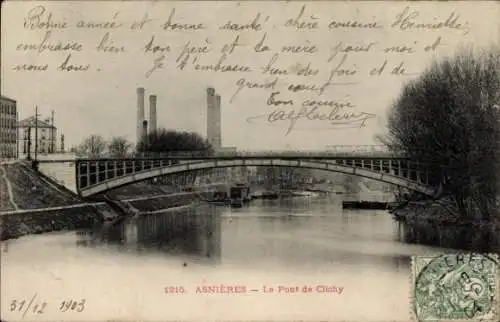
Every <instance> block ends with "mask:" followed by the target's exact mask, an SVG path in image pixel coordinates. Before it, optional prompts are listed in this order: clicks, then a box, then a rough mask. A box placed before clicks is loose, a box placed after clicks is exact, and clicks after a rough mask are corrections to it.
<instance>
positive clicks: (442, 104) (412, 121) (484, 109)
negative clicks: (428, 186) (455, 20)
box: [383, 48, 500, 219]
mask: <svg viewBox="0 0 500 322" xmlns="http://www.w3.org/2000/svg"><path fill="white" fill-rule="evenodd" d="M499 53H500V51H499V50H498V48H492V49H488V50H482V51H477V50H473V49H471V48H465V49H460V50H459V51H458V52H457V53H456V54H455V55H454V56H453V57H448V58H445V59H442V60H440V61H436V62H434V63H433V64H432V65H431V66H430V67H429V68H427V70H426V71H425V72H424V73H423V74H422V75H421V76H420V77H419V78H418V79H416V80H414V81H411V82H409V83H408V84H406V86H405V87H404V88H403V90H402V92H401V94H400V96H399V97H398V99H397V100H396V101H395V102H394V104H393V106H392V108H391V110H390V113H389V118H388V134H387V135H386V136H385V137H383V141H384V142H385V144H387V145H388V146H389V148H391V149H392V150H397V151H400V152H403V153H404V154H405V155H406V156H407V157H409V158H410V159H411V160H412V161H417V162H420V163H421V164H426V168H427V170H429V171H430V180H431V183H432V184H434V185H435V186H439V187H441V189H440V191H441V195H440V196H438V197H440V199H441V200H444V199H449V200H451V201H452V208H451V209H454V210H453V212H454V213H455V214H457V215H459V216H460V217H462V218H468V219H471V218H472V217H473V216H474V217H477V216H478V214H479V216H480V217H481V218H483V219H488V218H490V216H491V215H492V214H493V213H494V211H495V208H496V205H495V200H496V197H497V194H498V182H499V180H500V178H499V176H500V168H499V164H500V158H499V153H498V151H499V149H500V146H499V142H500V125H499V112H498V108H497V104H499V102H500V55H499Z"/></svg>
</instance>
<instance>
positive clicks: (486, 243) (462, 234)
mask: <svg viewBox="0 0 500 322" xmlns="http://www.w3.org/2000/svg"><path fill="white" fill-rule="evenodd" d="M391 214H392V215H393V218H394V219H395V220H396V221H397V222H399V223H401V224H402V227H403V229H404V231H405V236H406V240H405V241H406V242H409V243H418V244H428V245H435V246H437V245H439V246H442V247H449V248H462V249H464V250H470V251H482V252H495V253H500V223H499V222H498V220H492V221H486V220H480V219H475V220H472V219H471V220H463V219H461V218H458V217H457V216H454V215H452V214H451V213H450V212H449V211H447V210H446V209H445V208H444V207H443V205H441V204H440V203H438V202H431V201H421V202H412V203H408V204H407V205H405V206H401V207H398V208H395V209H393V210H391Z"/></svg>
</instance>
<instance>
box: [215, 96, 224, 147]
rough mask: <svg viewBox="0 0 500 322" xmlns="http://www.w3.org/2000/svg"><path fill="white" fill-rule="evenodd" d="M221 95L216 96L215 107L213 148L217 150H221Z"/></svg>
mask: <svg viewBox="0 0 500 322" xmlns="http://www.w3.org/2000/svg"><path fill="white" fill-rule="evenodd" d="M220 100H221V98H220V95H218V94H217V95H215V107H214V125H213V127H214V141H213V147H214V148H215V149H220V147H221V141H222V138H221V136H222V135H221V112H220V110H221V107H220Z"/></svg>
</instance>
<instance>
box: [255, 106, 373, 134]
mask: <svg viewBox="0 0 500 322" xmlns="http://www.w3.org/2000/svg"><path fill="white" fill-rule="evenodd" d="M320 109H321V110H320ZM375 117H376V115H375V114H372V113H366V112H352V111H349V112H346V111H342V108H341V107H339V106H334V107H331V108H329V109H323V108H321V107H320V106H309V107H301V108H300V109H299V110H297V109H288V108H283V107H280V108H275V109H274V110H273V111H272V112H270V113H265V114H261V115H257V116H251V117H249V118H247V122H249V123H254V122H255V121H262V120H263V122H265V123H267V124H269V125H281V124H283V123H284V124H285V126H286V133H285V135H288V134H290V133H291V132H292V131H293V130H294V129H301V130H311V129H314V130H329V129H350V128H362V127H365V126H366V122H367V121H368V120H370V119H372V118H375ZM299 121H305V122H322V123H323V124H326V126H323V127H318V126H317V125H316V124H317V123H315V125H313V126H312V127H308V126H299V125H298V124H297V123H299Z"/></svg>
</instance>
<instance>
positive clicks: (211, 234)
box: [76, 205, 221, 260]
mask: <svg viewBox="0 0 500 322" xmlns="http://www.w3.org/2000/svg"><path fill="white" fill-rule="evenodd" d="M76 234H77V236H78V239H77V242H76V243H77V246H80V247H96V246H100V245H101V246H102V245H115V246H117V247H118V248H119V249H122V250H126V251H136V252H144V251H160V252H164V253H166V254H183V255H186V256H194V257H197V258H207V259H212V260H218V259H220V247H221V240H220V239H221V229H220V220H218V219H217V210H216V209H215V207H214V206H210V205H202V206H197V207H187V208H184V209H179V210H170V211H165V212H162V213H154V214H144V215H141V216H138V217H134V218H127V219H125V220H123V221H121V222H115V223H108V224H106V225H103V226H100V227H96V228H94V229H88V230H82V231H78V232H77V233H76Z"/></svg>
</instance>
